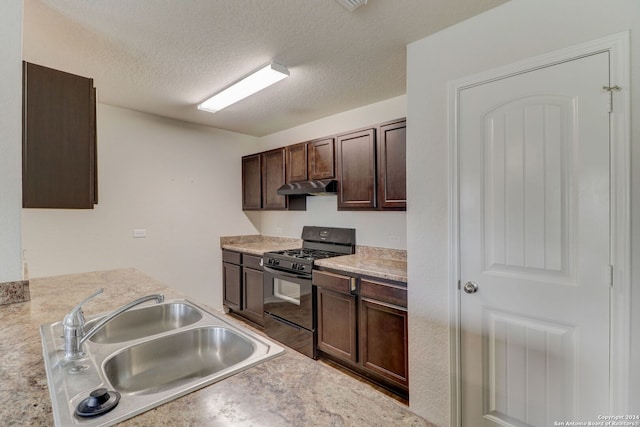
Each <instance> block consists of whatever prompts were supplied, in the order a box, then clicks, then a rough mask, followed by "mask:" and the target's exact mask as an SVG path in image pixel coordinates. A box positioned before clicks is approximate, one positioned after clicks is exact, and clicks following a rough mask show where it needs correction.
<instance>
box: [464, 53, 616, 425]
mask: <svg viewBox="0 0 640 427" xmlns="http://www.w3.org/2000/svg"><path fill="white" fill-rule="evenodd" d="M608 83H609V54H608V53H607V52H604V53H599V54H594V55H591V56H587V57H584V58H580V59H574V60H571V61H568V62H563V63H560V64H556V65H553V66H548V67H545V68H541V69H536V70H533V71H529V72H525V73H521V74H518V75H514V76H510V77H505V78H502V79H498V80H495V81H492V82H489V83H484V84H481V85H478V86H474V87H470V88H466V89H463V90H461V91H460V97H459V110H458V111H459V116H458V117H459V127H458V156H459V157H458V161H459V163H458V170H459V176H458V178H459V197H460V198H459V209H460V211H459V214H460V221H459V224H460V229H459V239H460V241H459V247H460V278H461V285H462V287H463V288H464V286H465V284H466V283H467V282H474V283H475V284H476V285H477V291H476V292H475V293H467V292H465V291H464V290H461V291H460V299H461V300H460V316H461V319H460V322H461V323H460V324H461V343H460V345H461V347H460V349H461V350H460V351H461V363H462V367H461V369H462V370H461V375H462V389H461V402H462V408H463V409H462V425H463V426H465V427H476V426H494V425H500V426H528V425H531V426H545V427H546V426H553V425H554V422H566V421H585V422H586V421H597V420H598V418H597V417H598V415H605V414H607V413H608V409H609V283H610V272H609V271H610V270H609V264H610V258H609V252H610V250H609V244H610V243H609V241H610V239H609V235H610V224H609V223H610V220H609V208H610V196H609V194H610V186H609V111H608V107H607V102H606V99H607V96H608V94H607V92H606V91H605V90H603V86H608ZM467 290H468V291H469V292H472V291H473V286H472V284H468V285H467ZM556 425H559V424H556Z"/></svg>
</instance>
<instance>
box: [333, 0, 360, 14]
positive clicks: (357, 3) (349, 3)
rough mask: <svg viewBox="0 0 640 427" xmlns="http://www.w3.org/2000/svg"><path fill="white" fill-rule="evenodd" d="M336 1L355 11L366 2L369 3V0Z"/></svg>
mask: <svg viewBox="0 0 640 427" xmlns="http://www.w3.org/2000/svg"><path fill="white" fill-rule="evenodd" d="M336 1H337V2H338V3H340V4H341V5H342V6H344V8H345V9H347V10H349V11H351V12H353V11H354V10H356V9H357V8H359V7H360V6H364V5H365V4H367V0H336Z"/></svg>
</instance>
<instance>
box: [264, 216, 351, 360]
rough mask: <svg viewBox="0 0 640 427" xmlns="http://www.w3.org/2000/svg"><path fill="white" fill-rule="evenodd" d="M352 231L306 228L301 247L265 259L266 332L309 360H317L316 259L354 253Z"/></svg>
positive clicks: (273, 253) (274, 253) (269, 254)
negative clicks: (313, 271) (314, 270)
mask: <svg viewBox="0 0 640 427" xmlns="http://www.w3.org/2000/svg"><path fill="white" fill-rule="evenodd" d="M355 248H356V230H354V229H352V228H331V227H303V229H302V247H301V248H298V249H288V250H284V251H274V252H266V253H265V254H264V258H263V272H264V275H263V278H264V279H263V280H264V282H263V283H264V286H263V290H264V330H265V332H266V333H267V335H269V336H270V337H271V338H273V339H275V340H277V341H280V342H281V343H284V344H286V345H288V346H289V347H291V348H293V349H295V350H297V351H299V352H300V353H302V354H305V355H307V356H309V357H312V358H314V359H315V358H316V356H317V350H316V348H317V341H318V335H317V328H316V326H317V325H316V322H317V316H316V310H317V292H316V289H315V286H313V283H312V281H311V272H312V270H313V263H314V261H315V260H317V259H321V258H329V257H334V256H340V255H349V254H353V253H355Z"/></svg>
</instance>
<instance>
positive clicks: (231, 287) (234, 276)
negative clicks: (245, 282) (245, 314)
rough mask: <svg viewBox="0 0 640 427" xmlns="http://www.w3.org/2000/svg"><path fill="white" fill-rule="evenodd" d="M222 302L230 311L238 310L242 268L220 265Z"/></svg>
mask: <svg viewBox="0 0 640 427" xmlns="http://www.w3.org/2000/svg"><path fill="white" fill-rule="evenodd" d="M222 272H223V281H222V283H223V302H224V304H225V305H226V306H227V307H229V308H230V309H231V310H240V307H241V301H242V298H241V289H242V286H241V283H242V267H241V266H239V265H236V264H231V263H229V262H223V263H222Z"/></svg>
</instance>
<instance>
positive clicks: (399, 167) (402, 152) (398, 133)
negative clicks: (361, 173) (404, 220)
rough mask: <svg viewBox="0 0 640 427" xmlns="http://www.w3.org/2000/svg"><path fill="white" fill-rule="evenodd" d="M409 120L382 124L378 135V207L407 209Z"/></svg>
mask: <svg viewBox="0 0 640 427" xmlns="http://www.w3.org/2000/svg"><path fill="white" fill-rule="evenodd" d="M406 129H407V122H406V121H405V120H400V121H397V122H393V123H388V124H385V125H382V126H380V132H379V135H378V207H380V208H382V209H396V210H406V209H407V149H406Z"/></svg>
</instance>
